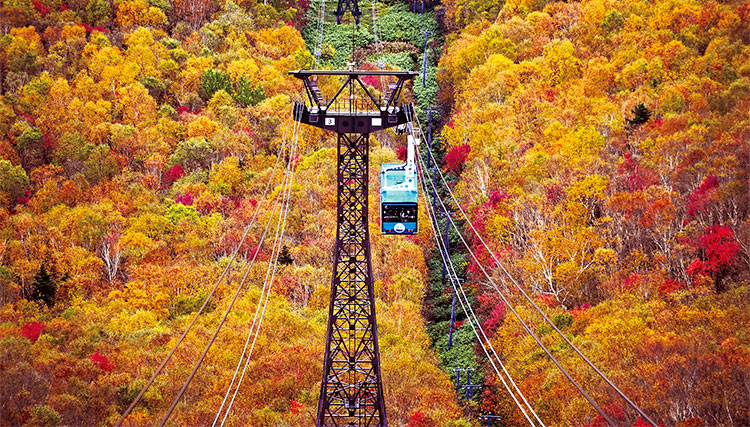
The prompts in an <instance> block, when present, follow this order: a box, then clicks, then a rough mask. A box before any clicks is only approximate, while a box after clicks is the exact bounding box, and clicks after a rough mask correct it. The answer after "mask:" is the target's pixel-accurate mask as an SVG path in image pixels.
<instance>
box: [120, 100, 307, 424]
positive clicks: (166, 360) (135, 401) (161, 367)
mask: <svg viewBox="0 0 750 427" xmlns="http://www.w3.org/2000/svg"><path fill="white" fill-rule="evenodd" d="M298 99H299V97H298ZM291 122H292V117H291V116H290V118H289V119H288V121H287V128H286V130H285V133H284V136H283V138H282V145H281V146H280V147H279V153H278V154H277V156H276V162H275V163H274V166H273V169H272V170H271V176H270V177H269V179H268V182H267V183H266V187H265V189H264V190H263V196H262V197H261V199H260V201H259V202H258V206H257V207H256V209H255V213H254V214H253V217H252V219H251V220H250V223H249V224H248V225H247V226H245V230H244V232H243V234H242V238H241V239H240V242H239V243H238V244H237V247H236V248H235V250H234V252H233V253H232V257H231V258H230V259H229V262H228V263H227V266H226V267H225V268H224V271H223V272H222V273H221V276H219V279H218V280H217V281H216V283H215V284H214V287H213V288H212V289H211V291H210V292H209V293H208V295H207V296H206V299H205V300H204V301H203V304H201V306H200V308H199V309H198V311H197V312H196V313H195V315H194V316H193V318H192V320H191V321H190V323H189V324H188V327H187V328H186V329H185V331H184V332H183V333H182V335H181V336H180V338H179V339H178V340H177V342H176V343H175V345H174V346H173V347H172V348H171V349H170V351H169V353H168V354H167V356H166V357H165V358H164V360H162V362H161V364H160V365H159V367H158V368H157V369H156V371H154V373H153V374H152V375H151V377H150V378H149V380H148V382H147V383H146V385H145V386H143V387H142V388H141V391H140V392H139V393H138V395H137V396H136V397H135V399H133V401H132V402H131V403H130V405H129V406H128V408H127V409H126V410H125V412H123V414H122V415H121V416H120V419H119V420H118V421H117V423H115V427H119V426H121V425H122V423H123V422H124V421H125V419H126V418H127V416H128V415H129V414H130V413H131V412H132V411H133V409H134V408H135V406H136V405H137V404H138V403H139V402H140V401H141V399H142V398H143V395H144V394H145V393H146V391H147V390H148V389H149V387H151V385H152V384H153V382H154V380H156V377H157V376H159V374H160V373H161V372H162V370H164V367H165V366H166V365H167V363H169V360H170V359H171V358H172V356H173V355H174V352H175V351H176V350H177V348H178V347H179V346H180V344H182V342H183V341H184V340H185V337H186V336H187V334H188V333H189V332H190V330H191V329H192V328H193V325H195V322H196V321H197V320H198V317H199V316H200V315H201V314H202V313H203V310H204V309H205V308H206V306H207V305H208V302H209V300H210V299H211V297H212V296H213V295H214V293H215V292H216V289H218V287H219V285H220V284H221V282H222V281H223V280H224V278H225V277H226V275H227V273H228V272H229V269H230V268H231V266H232V264H233V262H234V260H235V258H236V257H237V254H238V253H239V251H240V249H241V248H242V245H243V243H244V242H245V239H246V238H247V235H248V233H249V232H250V229H251V228H252V227H253V225H255V220H256V219H257V216H258V213H259V212H260V208H261V205H262V204H263V200H264V199H265V197H266V194H267V193H268V189H269V188H270V185H271V182H272V181H273V177H274V175H275V174H276V169H277V168H278V165H279V161H280V159H281V154H282V153H283V151H284V150H285V149H286V140H287V139H286V136H287V133H286V131H288V129H289V124H291Z"/></svg>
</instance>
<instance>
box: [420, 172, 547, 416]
mask: <svg viewBox="0 0 750 427" xmlns="http://www.w3.org/2000/svg"><path fill="white" fill-rule="evenodd" d="M418 178H419V180H420V182H421V184H422V188H426V185H425V177H424V173H423V169H422V168H421V167H420V168H419V169H418ZM423 197H424V200H425V209H427V211H428V215H429V216H430V219H431V221H430V228H431V229H432V233H433V236H434V237H435V242H436V243H437V246H438V250H439V252H440V257H441V258H442V260H443V265H446V266H448V279H449V280H450V282H451V285H452V286H453V291H454V292H455V295H456V296H457V299H458V302H459V303H460V304H461V308H462V309H463V311H464V313H466V315H467V320H468V321H469V325H470V326H471V329H472V331H473V332H474V335H475V336H476V338H477V341H478V342H479V345H480V346H481V347H482V350H483V351H484V354H485V355H486V356H487V360H488V361H489V362H490V365H492V368H493V370H494V371H495V373H496V374H497V376H498V378H500V381H501V382H502V383H503V386H504V387H505V390H506V391H507V392H508V394H509V395H510V397H511V398H512V399H513V401H514V402H515V404H516V406H517V407H518V409H520V410H521V413H523V416H524V417H525V418H526V420H527V421H528V422H529V425H532V426H533V425H535V423H534V421H533V420H532V419H531V417H530V416H529V415H528V413H527V412H526V410H525V409H524V406H526V408H528V411H529V412H530V413H531V414H532V415H533V416H534V418H535V419H536V420H537V422H538V423H539V425H541V426H544V425H545V424H544V422H543V421H542V420H541V419H540V418H539V416H538V415H537V413H536V412H535V411H534V408H533V407H532V406H531V404H529V402H528V400H527V399H526V397H525V396H524V395H523V392H521V390H520V389H519V388H518V385H517V384H516V382H515V381H514V380H513V378H512V377H511V375H510V373H509V372H508V370H507V369H506V367H505V365H504V364H503V362H502V360H501V359H500V357H499V356H498V355H497V353H496V352H495V349H494V348H493V347H492V343H491V342H490V340H489V338H488V337H487V335H486V334H485V332H484V329H483V328H482V325H481V324H480V323H479V319H478V318H477V316H476V313H475V312H474V310H473V309H472V307H471V304H470V302H469V299H468V296H467V295H466V293H465V291H464V289H463V284H461V283H459V282H458V279H457V277H458V275H457V274H456V270H455V268H454V266H453V261H452V260H451V259H450V256H449V255H448V253H447V248H446V247H445V246H444V243H443V242H442V241H441V239H440V236H439V235H438V232H437V212H435V211H433V210H432V207H431V206H430V204H429V201H428V200H427V195H426V194H423ZM467 307H468V309H467ZM475 324H476V326H474V325H475ZM477 329H479V332H477ZM480 332H481V336H480ZM482 338H484V340H485V341H486V342H487V344H488V345H489V347H490V348H492V353H493V354H494V356H495V358H496V359H497V364H499V365H500V367H501V368H502V370H503V372H504V373H505V375H506V376H507V377H508V379H509V380H510V382H511V383H512V385H513V388H514V389H515V390H516V392H517V393H518V395H520V396H521V399H522V400H523V402H524V404H523V405H522V404H521V402H519V401H518V398H517V397H516V395H515V393H513V391H512V390H511V388H510V386H509V385H508V382H507V381H506V380H505V378H504V377H503V375H502V374H501V373H500V371H499V370H498V368H497V366H496V364H495V360H494V359H493V357H492V355H490V352H489V351H488V350H487V346H486V345H485V343H484V342H483V341H482ZM454 351H455V350H454Z"/></svg>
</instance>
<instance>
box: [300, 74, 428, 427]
mask: <svg viewBox="0 0 750 427" xmlns="http://www.w3.org/2000/svg"><path fill="white" fill-rule="evenodd" d="M290 74H292V75H294V76H295V77H297V78H299V79H301V80H302V81H303V83H304V85H305V92H306V94H307V101H306V102H301V103H296V104H295V106H294V117H295V118H296V119H297V120H299V121H300V122H302V123H306V124H309V125H312V126H316V127H320V128H322V129H327V130H332V131H335V132H336V133H337V134H338V150H337V154H338V155H337V163H338V168H337V176H336V183H337V190H338V199H337V205H336V206H337V207H336V209H337V211H336V213H337V227H336V243H335V246H334V261H333V275H332V276H333V277H332V280H331V302H330V306H329V311H328V331H327V335H326V350H325V358H324V364H323V380H322V382H321V386H320V400H319V402H318V417H317V422H316V426H317V427H324V426H325V427H333V426H335V427H341V426H352V427H353V426H357V427H376V426H378V427H385V426H387V425H388V422H387V419H386V413H385V402H384V400H383V384H382V381H381V379H380V353H379V351H378V327H377V320H376V317H375V298H374V291H373V281H372V263H371V258H370V233H369V227H368V225H369V224H368V188H369V166H368V161H369V156H368V154H369V136H370V133H372V132H375V131H378V130H382V129H386V128H389V127H393V126H398V125H402V124H405V123H406V122H407V121H408V120H409V118H410V117H412V115H413V114H414V109H413V106H412V105H411V104H400V103H399V102H398V99H399V96H400V94H401V91H402V89H403V86H404V83H405V82H406V81H407V80H409V79H412V78H413V77H414V76H416V73H413V72H399V71H295V72H291V73H290ZM363 75H374V76H379V77H382V78H383V79H384V80H386V79H390V80H391V82H390V83H388V85H387V89H385V90H384V94H383V95H384V96H383V97H382V98H381V97H379V98H378V99H376V98H375V97H374V96H373V94H372V93H371V92H370V90H368V88H367V87H366V86H365V85H364V84H362V82H361V81H360V79H359V77H360V76H363ZM320 76H339V77H338V78H341V77H343V78H344V82H343V84H342V86H341V88H340V89H339V90H338V92H336V94H335V95H334V96H333V97H332V98H330V99H328V98H326V97H324V96H323V94H322V93H321V91H320V90H319V89H318V86H317V80H316V79H317V78H318V77H320ZM334 78H335V77H334ZM342 94H345V95H343V96H342Z"/></svg>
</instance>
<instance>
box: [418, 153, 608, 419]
mask: <svg viewBox="0 0 750 427" xmlns="http://www.w3.org/2000/svg"><path fill="white" fill-rule="evenodd" d="M418 158H419V162H420V165H421V166H422V167H423V168H424V160H423V159H422V154H421V152H419V155H418ZM430 184H431V186H432V188H433V190H434V192H435V194H437V187H436V186H435V183H434V182H433V181H432V180H430ZM437 200H438V201H439V202H440V206H441V207H442V208H443V210H444V211H447V209H448V208H447V206H446V205H445V204H444V203H443V200H442V199H441V198H440V197H437ZM448 220H449V221H450V222H451V225H452V226H453V228H455V229H456V232H457V233H456V234H458V236H459V238H460V240H461V242H462V243H463V245H464V247H466V250H467V251H468V252H469V255H471V257H472V259H473V260H474V262H475V263H476V264H477V266H478V267H479V268H480V269H481V270H482V272H483V273H484V275H485V276H486V277H487V279H488V280H490V281H492V278H491V277H490V275H489V273H487V271H486V270H485V268H484V266H483V265H482V264H481V263H480V262H479V259H477V257H476V255H474V253H473V251H472V250H471V247H470V246H469V244H468V243H467V242H466V239H465V238H464V236H463V235H462V234H461V233H460V232H459V231H458V230H459V228H458V226H457V225H456V223H455V221H454V220H453V218H452V217H450V216H448ZM499 295H500V298H501V299H502V300H503V303H505V305H506V306H507V307H508V309H509V310H510V311H511V312H512V313H513V315H514V316H515V317H516V319H518V321H519V322H520V324H521V326H522V327H523V329H524V330H525V331H526V333H528V334H529V335H530V336H531V337H532V338H533V339H534V341H536V343H537V344H538V345H539V347H541V349H542V350H543V351H544V352H545V353H546V354H547V356H548V357H549V358H550V360H552V362H553V363H554V364H555V365H557V367H558V369H559V370H560V372H562V373H563V375H565V377H566V378H567V379H568V381H569V382H570V383H571V384H572V385H573V386H574V387H575V388H576V389H577V390H578V392H579V393H580V394H581V396H583V397H584V398H585V399H586V400H587V401H588V402H589V404H590V405H591V406H592V407H593V408H594V409H595V410H596V412H597V413H598V414H599V415H601V417H602V418H603V419H604V421H605V422H607V423H608V424H609V425H616V424H615V423H614V422H613V421H612V419H611V418H610V417H609V415H607V414H606V413H605V412H604V411H602V409H601V408H600V407H599V405H598V404H597V403H596V401H595V400H594V399H593V398H592V397H591V396H590V395H589V394H588V393H587V392H586V391H585V390H584V389H583V387H581V385H580V384H578V382H577V381H576V380H575V379H574V378H573V377H572V376H571V375H570V373H569V372H568V370H567V369H565V368H564V367H563V366H562V364H560V362H559V361H558V360H557V358H556V357H555V356H554V355H553V354H552V352H551V351H550V350H549V349H548V348H547V346H546V345H544V343H543V342H542V341H541V339H540V338H539V337H538V336H537V335H536V333H535V332H534V331H533V330H531V328H530V327H529V326H528V324H527V323H526V322H525V321H524V320H523V318H522V317H521V315H520V314H518V312H517V311H516V309H515V308H514V307H513V306H512V305H511V304H510V301H508V299H507V298H506V297H505V295H504V294H503V293H499Z"/></svg>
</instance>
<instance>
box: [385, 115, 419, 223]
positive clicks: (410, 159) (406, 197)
mask: <svg viewBox="0 0 750 427" xmlns="http://www.w3.org/2000/svg"><path fill="white" fill-rule="evenodd" d="M409 130H410V132H409V135H408V136H407V141H408V147H407V156H406V163H383V164H381V165H380V224H381V232H382V233H383V234H416V233H417V231H418V227H417V217H418V215H417V214H418V198H419V193H418V190H417V168H416V165H415V164H414V150H415V146H416V145H418V144H419V139H417V138H415V137H414V135H413V133H414V132H413V130H412V128H411V126H410V129H409Z"/></svg>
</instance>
